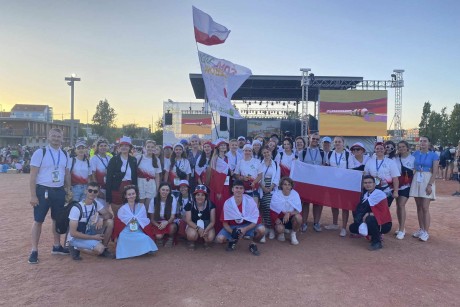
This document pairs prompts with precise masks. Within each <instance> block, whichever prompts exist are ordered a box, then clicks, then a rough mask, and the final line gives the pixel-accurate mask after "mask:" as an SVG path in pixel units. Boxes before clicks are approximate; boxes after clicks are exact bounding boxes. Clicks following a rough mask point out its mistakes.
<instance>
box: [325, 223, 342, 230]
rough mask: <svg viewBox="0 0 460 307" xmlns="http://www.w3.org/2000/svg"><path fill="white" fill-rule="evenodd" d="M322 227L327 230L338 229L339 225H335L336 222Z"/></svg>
mask: <svg viewBox="0 0 460 307" xmlns="http://www.w3.org/2000/svg"><path fill="white" fill-rule="evenodd" d="M324 229H327V230H338V229H339V225H336V224H330V225H326V226H324Z"/></svg>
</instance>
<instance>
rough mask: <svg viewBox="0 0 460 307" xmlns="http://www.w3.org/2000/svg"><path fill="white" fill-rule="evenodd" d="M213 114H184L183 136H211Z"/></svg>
mask: <svg viewBox="0 0 460 307" xmlns="http://www.w3.org/2000/svg"><path fill="white" fill-rule="evenodd" d="M211 125H212V119H211V114H182V121H181V133H182V134H211Z"/></svg>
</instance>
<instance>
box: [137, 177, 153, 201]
mask: <svg viewBox="0 0 460 307" xmlns="http://www.w3.org/2000/svg"><path fill="white" fill-rule="evenodd" d="M137 186H138V187H139V199H146V198H149V199H152V198H155V196H156V193H157V184H156V182H155V179H150V180H149V181H147V179H145V178H137Z"/></svg>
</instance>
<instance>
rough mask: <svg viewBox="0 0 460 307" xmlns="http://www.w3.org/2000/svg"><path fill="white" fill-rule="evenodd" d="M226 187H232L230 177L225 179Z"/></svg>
mask: <svg viewBox="0 0 460 307" xmlns="http://www.w3.org/2000/svg"><path fill="white" fill-rule="evenodd" d="M224 185H230V176H227V177H225V182H224Z"/></svg>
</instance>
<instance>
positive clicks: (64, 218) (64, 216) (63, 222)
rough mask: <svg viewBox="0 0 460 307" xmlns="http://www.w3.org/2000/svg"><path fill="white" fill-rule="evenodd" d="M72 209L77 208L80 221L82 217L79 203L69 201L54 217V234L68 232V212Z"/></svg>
mask: <svg viewBox="0 0 460 307" xmlns="http://www.w3.org/2000/svg"><path fill="white" fill-rule="evenodd" d="M73 207H77V208H78V210H80V217H79V218H78V220H81V217H82V216H83V208H82V207H81V205H80V202H78V201H71V202H70V203H68V204H67V205H65V206H64V209H62V210H61V211H60V212H59V213H58V214H57V215H56V219H55V221H56V232H57V233H59V234H61V235H62V234H66V233H67V231H68V230H69V214H70V210H72V208H73Z"/></svg>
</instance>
